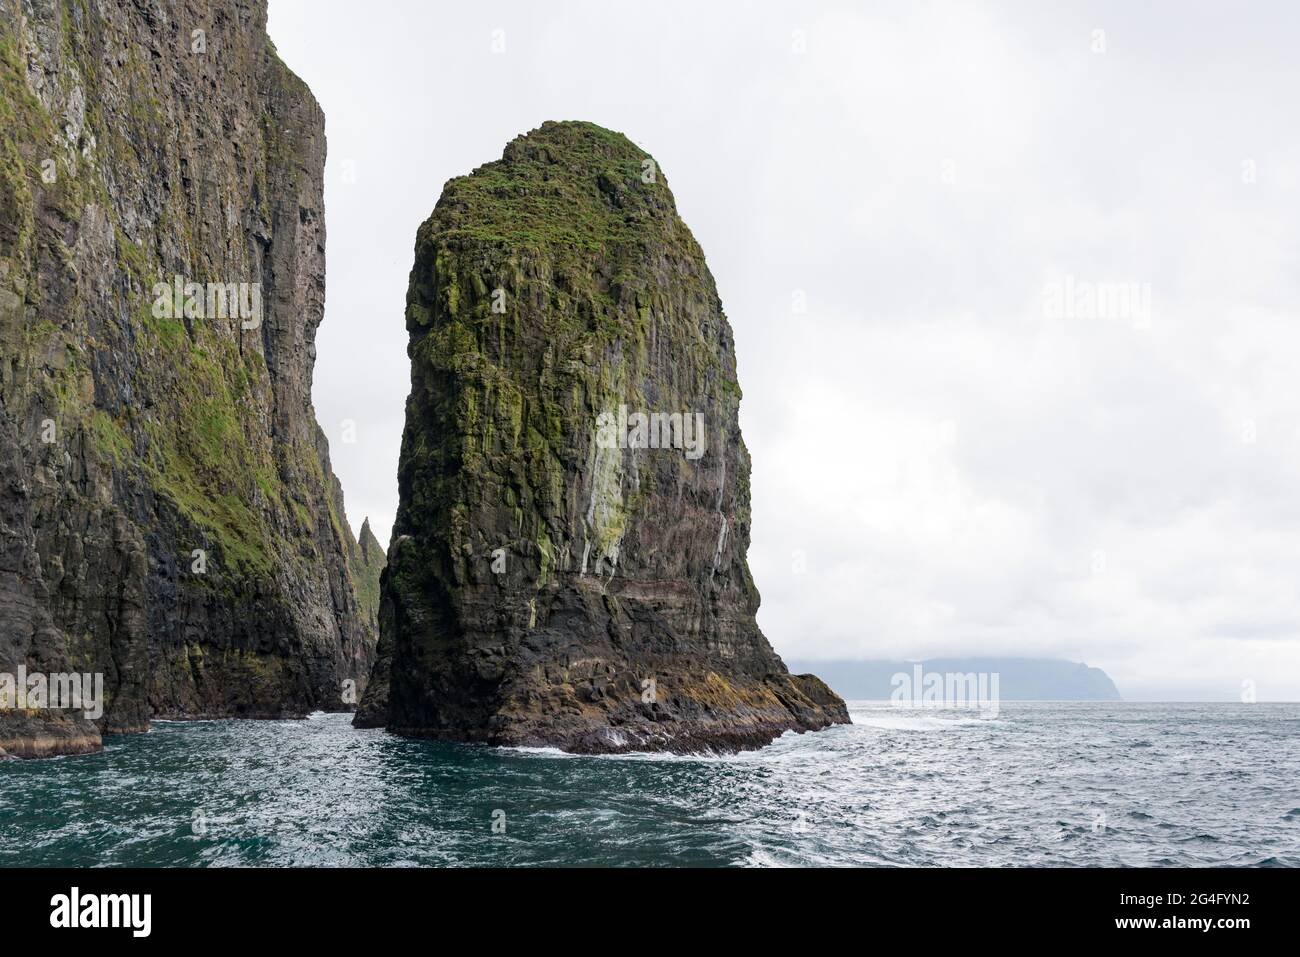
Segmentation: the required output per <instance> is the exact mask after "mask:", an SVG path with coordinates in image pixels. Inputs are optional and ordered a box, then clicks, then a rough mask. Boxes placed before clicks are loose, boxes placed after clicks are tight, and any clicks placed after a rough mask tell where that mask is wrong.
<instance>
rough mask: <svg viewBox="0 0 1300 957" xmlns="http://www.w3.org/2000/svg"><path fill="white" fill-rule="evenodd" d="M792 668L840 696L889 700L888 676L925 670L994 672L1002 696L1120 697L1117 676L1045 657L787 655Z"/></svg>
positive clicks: (1051, 698)
mask: <svg viewBox="0 0 1300 957" xmlns="http://www.w3.org/2000/svg"><path fill="white" fill-rule="evenodd" d="M788 661H789V666H790V671H791V672H792V673H793V674H804V673H806V672H813V671H815V672H816V673H817V674H818V675H820V676H821V677H822V679H823V680H824V681H825V682H826V683H827V684H828V685H830V686H831V689H832V690H833V691H835V692H836V693H837V694H839V695H840V696H841V697H843V698H847V699H853V698H857V699H859V700H888V698H889V696H890V693H891V692H892V690H893V687H894V686H893V685H892V684H891V679H892V678H893V676H894V675H896V674H899V673H905V674H911V673H912V670H913V668H915V667H916V665H918V664H919V665H921V666H922V667H923V668H924V670H925V671H926V672H939V673H945V674H946V673H948V672H957V673H961V674H968V673H971V672H974V673H977V674H978V673H981V672H984V673H990V674H993V673H996V674H997V675H999V692H1000V696H1001V699H1002V700H1003V701H1122V700H1124V699H1123V698H1122V697H1121V696H1120V693H1119V689H1118V688H1116V687H1115V682H1113V681H1111V680H1110V676H1109V675H1107V674H1106V672H1104V671H1102V670H1101V669H1100V668H1090V667H1089V666H1088V665H1085V664H1082V663H1081V662H1077V661H1060V660H1054V659H1049V658H931V659H928V660H925V661H853V660H849V659H828V660H825V661H808V660H802V661H801V660H788Z"/></svg>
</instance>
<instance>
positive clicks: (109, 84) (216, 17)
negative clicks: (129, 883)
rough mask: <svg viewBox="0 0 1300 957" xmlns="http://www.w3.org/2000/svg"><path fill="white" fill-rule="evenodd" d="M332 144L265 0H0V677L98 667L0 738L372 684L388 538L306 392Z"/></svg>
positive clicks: (6, 719) (0, 716) (43, 748)
mask: <svg viewBox="0 0 1300 957" xmlns="http://www.w3.org/2000/svg"><path fill="white" fill-rule="evenodd" d="M324 163H325V136H324V117H323V115H322V113H321V110H320V108H319V106H318V105H317V103H316V101H315V99H314V98H313V97H312V95H311V93H310V91H309V90H308V89H307V87H306V86H305V85H304V84H303V83H302V82H301V81H300V80H299V79H298V78H297V77H296V76H294V75H293V74H292V73H291V72H290V71H289V70H288V69H287V68H286V67H285V66H284V64H283V63H282V62H281V61H280V59H279V57H278V56H277V55H276V52H275V49H274V48H273V46H272V45H271V42H270V40H269V39H268V37H267V35H266V3H265V0H238V2H233V3H230V2H209V0H187V2H179V0H162V2H157V3H149V4H133V3H132V4H127V3H123V4H116V3H113V4H109V3H105V4H99V3H83V2H54V0H31V2H21V3H18V2H14V0H4V2H3V3H0V358H2V359H3V361H2V362H0V672H5V673H9V674H13V673H15V672H16V671H17V669H19V668H24V669H26V670H27V671H29V672H32V673H37V672H39V673H42V674H61V673H67V672H76V673H86V674H89V673H102V674H103V676H104V686H105V691H104V697H105V701H104V702H103V714H102V715H101V716H99V717H98V718H97V719H95V720H93V721H92V720H90V719H88V718H87V717H85V716H84V711H77V710H70V709H65V710H62V711H56V710H50V709H43V710H41V709H32V708H27V709H22V710H20V709H17V708H14V707H9V708H7V709H4V710H0V751H4V752H8V753H10V754H13V755H21V756H40V755H48V754H57V753H70V752H79V751H86V750H93V749H95V748H97V747H98V746H99V741H100V734H101V732H110V731H111V732H120V731H139V730H143V729H144V728H146V727H147V726H148V723H149V721H150V719H151V718H155V717H172V718H175V717H213V716H243V717H275V716H285V715H301V714H305V713H307V712H310V711H313V710H317V709H324V710H346V709H349V708H351V707H352V704H351V702H350V701H349V699H351V701H355V694H356V691H357V690H359V688H363V687H364V684H365V681H366V678H367V676H368V674H369V671H370V666H371V663H372V659H373V652H374V645H375V640H376V636H375V628H374V622H375V612H376V605H377V595H378V588H377V575H378V568H379V566H381V565H382V555H379V556H375V555H374V554H373V553H374V552H376V551H377V550H378V543H376V542H374V541H373V537H372V538H371V543H370V544H369V546H367V544H366V543H365V542H363V543H361V544H358V543H357V542H356V541H355V540H354V539H353V536H352V533H351V531H350V530H349V527H348V522H347V519H346V516H345V515H344V510H343V496H342V490H341V489H340V487H339V484H338V482H337V480H336V479H335V477H334V475H333V473H332V471H331V469H330V462H329V454H328V448H327V443H326V439H325V436H324V435H323V433H322V432H321V429H320V428H319V427H318V425H317V423H316V418H315V413H314V411H313V409H312V404H311V380H312V366H313V363H314V360H315V334H316V327H317V325H318V324H319V323H320V321H321V317H322V313H323V306H324V297H325V258H324V244H325V227H324V216H323V205H322V179H323V171H324ZM367 548H368V549H369V552H370V553H371V554H370V557H369V558H368V557H367ZM11 704H12V702H11Z"/></svg>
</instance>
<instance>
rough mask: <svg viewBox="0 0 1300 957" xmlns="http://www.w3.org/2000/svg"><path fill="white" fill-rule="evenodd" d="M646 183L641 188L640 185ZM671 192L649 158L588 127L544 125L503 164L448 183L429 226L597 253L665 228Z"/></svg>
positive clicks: (512, 148) (618, 137) (508, 151)
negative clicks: (653, 225)
mask: <svg viewBox="0 0 1300 957" xmlns="http://www.w3.org/2000/svg"><path fill="white" fill-rule="evenodd" d="M647 178H648V179H650V182H645V179H647ZM674 218H675V208H674V203H673V198H672V193H671V192H669V190H668V184H667V182H666V181H665V180H664V176H663V172H662V171H661V170H659V168H658V166H657V164H655V163H654V160H653V159H651V157H650V156H649V154H647V153H646V152H645V151H644V150H642V149H641V148H640V147H639V146H637V145H636V144H634V143H633V142H632V141H631V140H629V139H628V138H627V137H626V136H624V135H623V134H621V133H615V132H613V131H611V130H607V129H604V128H603V127H599V126H597V125H595V124H594V123H586V122H577V121H572V122H563V123H556V122H547V123H544V124H542V126H541V127H540V128H538V129H536V130H533V131H532V132H530V133H527V134H525V135H523V136H518V137H516V138H515V139H514V140H512V141H511V142H510V143H509V144H508V145H507V146H506V148H505V152H504V154H503V155H502V158H501V159H499V160H496V161H495V162H492V163H487V164H485V165H483V166H480V167H479V168H478V169H476V170H474V172H473V173H471V174H470V175H468V176H460V177H457V178H456V179H453V180H450V181H449V182H448V183H447V185H446V187H445V189H444V190H443V194H442V198H441V199H439V201H438V206H437V208H436V209H435V210H434V213H433V216H432V217H431V218H430V221H429V224H428V225H429V227H430V228H431V229H432V230H433V231H435V232H437V233H439V234H441V235H442V236H445V237H448V238H450V237H453V236H459V237H465V238H469V239H474V240H479V241H486V242H492V243H500V244H505V245H509V246H515V247H519V246H531V247H555V246H565V245H567V246H575V247H579V248H581V249H587V250H593V249H599V248H601V247H602V246H605V245H606V244H608V243H611V242H619V241H634V240H636V239H638V238H644V236H645V235H646V232H647V227H649V226H650V224H651V223H653V222H655V221H656V220H658V221H660V222H662V223H663V228H671V225H672V223H673V222H674Z"/></svg>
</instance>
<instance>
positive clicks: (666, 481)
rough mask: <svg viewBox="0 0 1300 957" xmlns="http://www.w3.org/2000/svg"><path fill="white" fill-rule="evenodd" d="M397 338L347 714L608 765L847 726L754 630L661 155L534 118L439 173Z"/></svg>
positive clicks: (699, 284) (744, 468) (723, 426)
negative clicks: (387, 458) (528, 126)
mask: <svg viewBox="0 0 1300 957" xmlns="http://www.w3.org/2000/svg"><path fill="white" fill-rule="evenodd" d="M406 326H407V330H408V332H409V334H410V341H409V345H408V350H407V351H408V355H409V356H410V359H411V394H410V398H409V399H408V400H407V407H406V429H405V433H404V435H403V440H402V452H401V461H400V465H399V473H398V483H399V493H400V501H399V506H398V513H397V520H396V523H395V525H394V529H393V538H392V542H391V545H390V548H389V554H388V567H387V569H386V570H385V571H384V573H383V578H382V584H381V595H380V645H379V658H378V662H377V664H376V669H375V675H374V677H373V678H372V681H371V686H370V690H369V691H368V693H367V695H366V697H365V698H364V699H363V700H362V703H361V707H360V709H359V713H358V716H357V723H358V724H362V725H372V726H373V725H377V724H385V723H386V724H387V727H388V728H389V729H390V730H391V731H394V732H396V733H399V734H404V735H412V736H420V737H430V738H440V739H449V740H458V741H471V742H485V743H490V744H498V745H515V746H552V747H558V748H562V749H564V750H567V751H573V752H580V753H602V752H621V751H676V752H700V751H712V750H717V751H734V750H739V749H746V748H754V747H760V746H762V745H764V744H767V743H768V742H770V741H771V740H772V739H773V738H775V737H777V736H778V735H780V734H781V733H783V732H785V731H788V730H794V731H809V730H817V729H821V728H825V727H827V726H829V725H832V724H836V723H845V722H847V721H848V713H847V710H846V708H845V706H844V702H843V701H841V700H840V699H839V698H838V697H837V696H836V695H835V694H834V693H833V692H831V691H830V689H829V688H827V686H826V685H825V684H823V683H822V681H820V680H819V679H818V678H816V677H814V676H812V675H792V674H790V673H788V671H787V669H786V667H785V665H784V664H783V663H782V661H781V659H780V657H779V656H778V655H777V654H776V652H775V651H774V650H773V649H772V646H771V645H770V644H769V643H768V641H767V639H766V638H765V637H764V636H763V634H762V632H761V631H760V630H759V628H758V625H757V624H756V622H755V617H754V616H755V612H756V611H757V609H758V604H759V596H758V591H757V589H756V588H755V586H754V582H753V579H752V577H751V576H750V572H749V568H748V566H747V564H746V551H747V549H748V547H749V526H750V495H749V455H748V452H747V451H746V449H745V445H744V442H743V441H742V439H741V435H740V428H739V424H738V417H737V414H738V409H739V404H740V388H739V386H738V384H737V380H736V359H735V350H734V345H733V340H732V330H731V326H730V324H729V323H728V321H727V319H726V317H725V316H724V314H723V311H722V304H721V302H720V301H719V298H718V293H717V289H716V286H715V284H714V281H713V277H712V276H711V275H710V273H709V270H708V268H707V267H706V265H705V263H704V255H703V253H702V251H701V250H700V247H699V245H698V244H697V243H696V242H695V239H694V238H693V237H692V236H691V233H690V231H689V230H688V229H687V228H686V226H685V224H684V223H683V222H682V220H681V219H680V218H679V217H678V215H677V211H676V206H675V203H674V200H673V196H672V193H671V192H670V191H669V189H668V184H667V181H666V179H665V177H664V174H663V171H662V169H660V168H659V167H658V165H657V164H656V162H655V161H654V159H653V158H652V157H650V156H649V155H647V153H646V152H645V151H644V150H642V149H640V148H639V147H637V146H636V145H635V144H633V143H632V142H631V141H630V140H628V139H627V138H626V137H624V136H622V135H620V134H618V133H613V132H610V131H608V130H605V129H602V128H601V127H598V126H595V125H593V124H590V123H577V122H565V123H546V124H543V126H542V127H541V128H540V129H537V130H534V131H533V132H531V133H529V134H527V135H524V136H520V137H518V138H516V139H515V140H513V141H512V142H511V143H510V144H509V145H508V146H507V147H506V149H505V152H504V154H503V156H502V158H501V160H500V161H497V162H493V163H488V164H487V165H485V166H482V167H480V168H478V169H477V170H475V171H474V172H473V173H472V174H470V175H468V176H463V177H460V178H457V179H454V180H452V181H451V182H449V183H448V184H447V186H446V188H445V189H444V191H443V194H442V197H441V199H440V200H439V201H438V204H437V206H436V208H435V209H434V212H433V215H432V216H430V218H429V219H428V221H427V222H425V223H424V225H423V226H421V227H420V229H419V231H418V233H417V235H416V242H415V265H414V268H413V269H412V270H411V277H410V286H409V290H408V293H407V307H406Z"/></svg>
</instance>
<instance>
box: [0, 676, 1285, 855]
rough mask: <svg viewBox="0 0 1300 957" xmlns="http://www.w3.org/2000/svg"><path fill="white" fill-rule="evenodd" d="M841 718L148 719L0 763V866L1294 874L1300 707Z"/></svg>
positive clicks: (874, 712)
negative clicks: (510, 742) (808, 724)
mask: <svg viewBox="0 0 1300 957" xmlns="http://www.w3.org/2000/svg"><path fill="white" fill-rule="evenodd" d="M851 711H852V715H853V721H854V723H853V725H852V726H844V727H837V728H832V729H829V730H827V731H824V732H820V733H817V734H806V735H795V734H787V735H785V736H784V737H782V738H781V739H779V740H778V741H776V742H775V743H773V744H772V745H771V746H770V747H768V748H766V749H764V750H762V751H757V752H749V753H745V754H739V755H728V756H717V757H664V756H620V757H575V756H569V755H563V754H560V753H558V752H551V751H545V750H494V749H489V748H482V747H470V746H461V745H450V744H439V743H431V742H423V741H412V740H404V739H401V738H396V737H393V736H390V735H388V734H385V733H384V732H382V731H374V730H365V731H363V730H356V729H354V728H352V727H351V726H350V725H349V723H348V721H349V716H347V715H325V714H320V715H315V716H313V717H311V718H309V719H307V720H305V721H271V722H261V721H248V722H239V721H210V722H192V723H170V722H166V723H164V722H160V723H158V724H156V725H155V726H154V730H153V731H152V732H150V733H149V734H143V735H131V736H121V737H113V738H109V739H108V740H107V741H106V745H107V746H106V749H105V750H104V752H103V753H101V754H96V755H89V756H84V757H74V758H60V759H56V760H52V761H29V762H14V761H9V762H0V865H3V866H54V865H63V866H94V865H144V866H193V865H199V866H224V865H254V866H279V865H298V866H312V865H343V866H348V865H381V866H383V865H480V866H481V865H561V866H563V865H650V866H655V865H664V866H671V865H704V866H709V865H776V866H780V865H794V866H806V865H882V866H890V865H918V866H970V865H1016V866H1023V865H1105V866H1116V865H1170V866H1174V865H1265V866H1298V865H1300V705H1296V704H1253V705H1244V704H1243V705H1231V704H1228V705H1221V704H1214V705H1206V704H1128V703H1125V704H1112V703H1105V704H1048V703H1012V704H1005V705H1003V706H1002V709H1001V712H1000V714H999V715H998V716H997V717H996V718H981V717H975V716H972V715H969V714H967V715H959V714H956V713H952V712H915V711H900V710H898V709H895V708H892V707H890V706H889V705H888V704H885V703H870V702H854V703H852V704H851Z"/></svg>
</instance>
